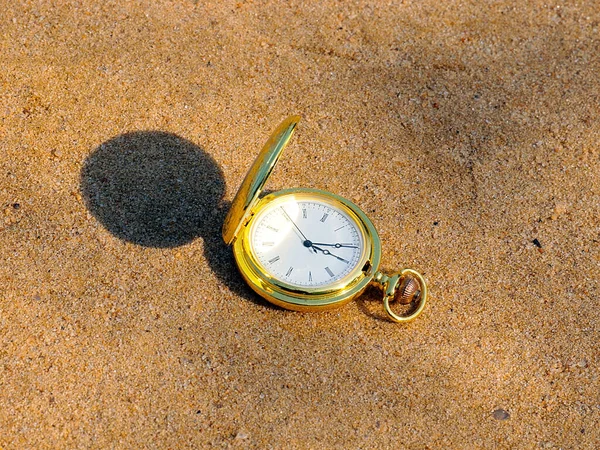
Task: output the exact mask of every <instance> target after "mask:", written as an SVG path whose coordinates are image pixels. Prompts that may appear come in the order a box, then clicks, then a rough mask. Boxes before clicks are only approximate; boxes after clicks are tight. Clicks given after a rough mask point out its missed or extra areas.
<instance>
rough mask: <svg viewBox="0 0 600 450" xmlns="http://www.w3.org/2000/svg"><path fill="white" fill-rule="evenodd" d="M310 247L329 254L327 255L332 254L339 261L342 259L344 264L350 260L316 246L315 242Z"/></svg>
mask: <svg viewBox="0 0 600 450" xmlns="http://www.w3.org/2000/svg"><path fill="white" fill-rule="evenodd" d="M311 247H312V248H314V249H315V250H319V251H320V252H323V254H324V255H329V256H333V257H334V258H337V259H339V260H340V261H344V262H345V263H346V264H348V263H349V262H350V261H348V260H347V259H344V258H342V257H341V256H337V255H334V254H333V253H331V252H330V251H329V250H324V249H322V248H321V247H317V246H315V244H312V245H311Z"/></svg>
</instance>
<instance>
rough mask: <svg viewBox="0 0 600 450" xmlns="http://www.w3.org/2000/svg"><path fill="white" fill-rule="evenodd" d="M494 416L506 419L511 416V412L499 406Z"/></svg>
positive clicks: (498, 418)
mask: <svg viewBox="0 0 600 450" xmlns="http://www.w3.org/2000/svg"><path fill="white" fill-rule="evenodd" d="M492 416H493V417H494V419H496V420H506V419H508V418H509V417H510V414H509V413H508V411H506V410H504V409H502V408H498V409H497V410H495V411H494V412H493V413H492Z"/></svg>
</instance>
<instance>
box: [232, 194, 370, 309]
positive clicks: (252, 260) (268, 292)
mask: <svg viewBox="0 0 600 450" xmlns="http://www.w3.org/2000/svg"><path fill="white" fill-rule="evenodd" d="M289 196H296V197H301V198H312V199H317V200H318V199H320V200H324V201H326V202H328V203H330V204H332V206H334V207H337V208H339V209H341V210H343V211H344V212H346V213H347V214H348V215H349V216H350V217H351V218H352V219H353V220H354V221H355V222H356V223H357V224H358V226H359V230H360V232H361V234H362V238H363V241H364V249H363V253H362V255H361V259H360V261H359V263H358V264H357V265H356V267H355V268H354V269H353V270H352V271H351V272H350V273H349V274H348V275H346V276H345V277H344V278H342V279H341V280H339V281H337V282H336V283H335V284H334V285H333V286H331V285H330V286H327V287H306V288H301V287H298V286H292V285H290V284H287V283H284V282H282V281H280V280H277V279H275V278H273V277H271V276H270V275H269V274H268V273H266V272H265V269H264V268H263V267H262V265H261V264H260V262H259V261H258V259H257V258H256V257H255V255H254V251H253V249H252V247H251V245H250V229H251V227H252V223H253V219H254V218H255V217H256V215H257V214H258V213H259V212H260V211H261V210H262V209H263V208H264V207H266V206H267V205H271V203H272V202H274V201H283V200H284V198H285V197H289ZM233 254H234V256H235V259H236V262H237V265H238V268H239V270H240V273H241V274H242V276H243V277H244V279H245V280H246V281H247V282H248V284H249V285H250V287H252V289H253V290H254V291H256V292H257V293H258V294H259V295H261V296H262V297H264V298H266V299H267V300H268V301H270V302H271V303H274V304H276V305H279V306H281V307H283V308H287V309H293V310H298V311H317V310H324V309H330V308H335V307H338V306H341V305H343V304H344V303H347V302H349V301H350V300H352V299H353V298H355V297H357V296H358V295H360V294H361V293H362V292H363V291H364V290H365V288H366V287H367V285H368V284H369V283H370V282H371V280H372V279H373V276H374V275H375V273H376V272H377V270H378V268H379V261H380V259H381V242H380V240H379V235H378V234H377V231H376V230H375V227H374V226H373V224H372V223H371V221H370V220H369V218H368V217H367V216H366V215H365V214H364V213H363V212H362V211H361V210H360V208H358V206H356V205H355V204H354V203H352V202H351V201H349V200H346V199H345V198H343V197H340V196H338V195H335V194H332V193H331V192H327V191H322V190H319V189H303V188H298V189H285V190H281V191H278V192H274V193H272V194H269V195H267V196H265V197H263V198H262V199H260V200H259V201H258V202H257V203H256V204H255V205H254V206H253V207H252V211H251V214H250V215H249V219H248V220H247V221H246V223H244V225H243V227H242V229H241V230H240V232H239V233H238V234H237V237H236V239H235V241H234V243H233Z"/></svg>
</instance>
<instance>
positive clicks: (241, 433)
mask: <svg viewBox="0 0 600 450" xmlns="http://www.w3.org/2000/svg"><path fill="white" fill-rule="evenodd" d="M249 437H250V435H249V434H248V432H247V431H246V430H240V431H238V432H237V434H236V435H235V439H236V440H237V441H242V440H245V439H248V438H249Z"/></svg>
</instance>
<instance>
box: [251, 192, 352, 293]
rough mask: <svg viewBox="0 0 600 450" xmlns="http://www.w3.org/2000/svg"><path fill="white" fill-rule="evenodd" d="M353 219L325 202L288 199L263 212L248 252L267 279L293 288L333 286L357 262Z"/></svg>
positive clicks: (293, 196) (255, 221)
mask: <svg viewBox="0 0 600 450" xmlns="http://www.w3.org/2000/svg"><path fill="white" fill-rule="evenodd" d="M359 230H360V229H359V226H358V225H357V223H356V221H355V220H354V218H353V217H351V216H350V215H349V214H348V213H347V212H345V211H343V210H342V209H340V208H337V207H336V206H334V205H333V204H330V203H329V202H327V201H326V200H325V199H323V200H322V199H320V198H319V199H311V198H301V197H298V196H296V195H289V196H285V197H282V198H280V201H277V202H272V204H270V205H269V206H267V207H265V208H263V209H262V210H261V211H260V212H259V214H258V216H257V217H256V218H255V220H254V221H253V226H252V229H251V230H250V237H251V238H250V241H251V249H252V251H253V253H254V255H255V258H256V260H257V261H258V263H259V264H260V265H261V266H262V268H263V270H264V271H265V272H266V273H268V274H269V275H270V276H271V277H273V278H275V279H277V280H279V281H281V282H284V283H286V284H290V285H292V286H298V287H320V288H323V287H327V286H329V285H331V286H333V285H335V284H337V283H338V282H339V281H340V280H342V279H344V277H346V276H347V275H349V274H350V273H351V272H353V270H354V269H356V267H357V265H358V264H359V263H360V261H361V256H362V253H363V249H364V238H363V236H362V233H361V232H360V231H359Z"/></svg>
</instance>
